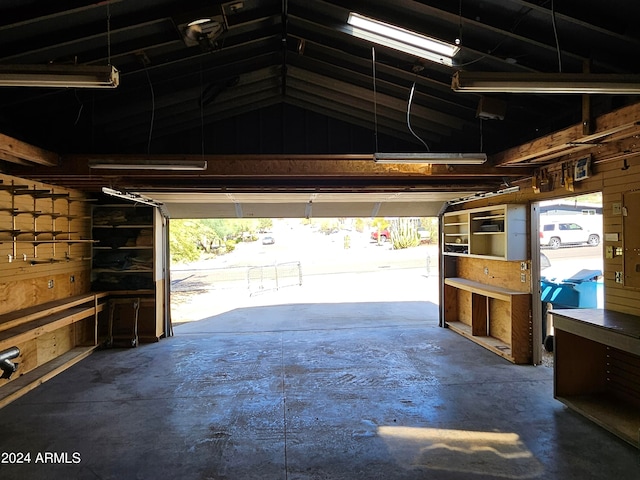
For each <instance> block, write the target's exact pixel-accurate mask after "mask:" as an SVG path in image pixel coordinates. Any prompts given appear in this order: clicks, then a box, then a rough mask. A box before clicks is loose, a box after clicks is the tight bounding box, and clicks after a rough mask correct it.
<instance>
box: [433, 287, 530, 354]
mask: <svg viewBox="0 0 640 480" xmlns="http://www.w3.org/2000/svg"><path fill="white" fill-rule="evenodd" d="M530 304H531V295H530V294H529V293H527V292H520V291H514V290H510V289H508V288H503V287H498V286H494V285H487V284H484V283H480V282H475V281H472V280H468V279H466V278H459V277H450V278H445V280H444V309H443V310H444V321H445V324H446V325H447V326H448V327H449V328H451V329H452V330H453V331H455V332H457V333H459V334H461V335H463V336H465V337H467V338H469V339H470V340H472V341H474V342H475V343H477V344H479V345H482V346H483V347H485V348H487V349H489V350H491V351H493V352H494V353H496V354H498V355H500V356H502V357H504V358H506V359H507V360H509V361H510V362H513V363H531V360H532V350H531V319H530Z"/></svg>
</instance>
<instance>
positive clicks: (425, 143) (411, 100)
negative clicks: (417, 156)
mask: <svg viewBox="0 0 640 480" xmlns="http://www.w3.org/2000/svg"><path fill="white" fill-rule="evenodd" d="M415 90H416V82H413V85H412V86H411V93H410V94H409V103H408V104H407V127H409V131H410V132H411V134H412V135H413V136H414V137H416V138H417V139H418V140H420V141H421V142H422V144H423V145H424V148H426V149H427V152H430V151H431V150H430V149H429V145H427V142H425V141H424V140H422V139H421V138H420V137H419V136H418V135H416V132H414V131H413V128H411V103H412V102H413V93H414V92H415Z"/></svg>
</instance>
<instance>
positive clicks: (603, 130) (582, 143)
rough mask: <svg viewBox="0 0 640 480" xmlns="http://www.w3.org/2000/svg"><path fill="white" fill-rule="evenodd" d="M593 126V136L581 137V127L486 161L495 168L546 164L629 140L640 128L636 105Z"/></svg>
mask: <svg viewBox="0 0 640 480" xmlns="http://www.w3.org/2000/svg"><path fill="white" fill-rule="evenodd" d="M594 124H595V125H594V133H593V134H591V135H584V134H583V126H582V125H574V126H572V127H569V128H566V129H564V130H560V131H558V132H554V133H552V134H550V135H547V136H545V137H541V138H537V139H535V140H533V141H531V142H527V143H524V144H522V145H519V146H517V147H514V148H510V149H508V150H505V151H503V152H500V153H497V154H495V155H492V156H491V157H490V161H492V162H493V164H494V165H496V166H501V165H504V166H509V165H511V166H514V165H517V164H523V163H524V164H531V163H541V162H548V161H552V160H554V159H556V158H559V157H561V156H564V155H567V154H570V153H573V152H577V151H580V150H587V149H590V148H593V147H594V146H597V145H598V144H600V143H604V142H611V141H618V140H621V139H623V138H627V137H630V136H633V135H635V134H636V133H637V131H638V126H640V103H636V104H633V105H630V106H627V107H623V108H621V109H619V110H616V111H613V112H611V113H607V114H605V115H601V116H600V117H597V118H596V119H595V121H594Z"/></svg>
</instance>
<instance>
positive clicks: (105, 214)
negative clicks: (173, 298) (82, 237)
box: [91, 203, 164, 346]
mask: <svg viewBox="0 0 640 480" xmlns="http://www.w3.org/2000/svg"><path fill="white" fill-rule="evenodd" d="M159 228H161V226H160V217H159V213H158V212H157V209H156V208H154V207H150V206H146V205H140V204H129V203H122V204H96V205H93V221H92V232H93V235H92V237H93V239H94V242H95V243H93V245H92V273H91V280H92V289H93V290H94V291H108V292H109V294H110V299H111V300H110V302H111V303H112V307H111V308H112V310H111V320H110V322H109V323H110V326H111V331H110V333H109V342H110V343H111V342H114V343H119V342H118V341H119V340H121V341H122V343H124V344H125V345H129V346H134V345H135V344H136V343H137V342H138V340H139V341H140V342H141V343H144V342H153V341H158V340H159V339H160V337H161V336H163V335H164V321H163V318H164V293H163V292H164V281H163V272H162V271H161V258H160V256H159V255H157V251H156V247H157V242H156V231H157V230H156V229H159ZM129 304H131V305H136V308H135V309H133V308H130V307H131V305H129ZM131 312H135V318H133V317H134V316H133V314H132V313H131ZM132 332H136V333H135V339H134V338H131V337H132V335H133V334H132Z"/></svg>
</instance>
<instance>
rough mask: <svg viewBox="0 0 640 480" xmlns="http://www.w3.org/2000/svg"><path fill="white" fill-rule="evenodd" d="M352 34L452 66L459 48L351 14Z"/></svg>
mask: <svg viewBox="0 0 640 480" xmlns="http://www.w3.org/2000/svg"><path fill="white" fill-rule="evenodd" d="M347 23H348V24H349V25H350V26H351V29H350V33H351V34H352V35H353V36H355V37H358V38H362V39H363V40H368V41H370V42H373V43H377V44H379V45H384V46H386V47H389V48H393V49H395V50H399V51H401V52H404V53H408V54H409V55H415V56H417V57H421V58H424V59H426V60H431V61H432V62H437V63H442V64H444V65H448V66H451V65H452V63H453V60H452V59H453V57H454V56H455V54H456V53H458V50H460V49H459V47H457V46H455V45H452V44H449V43H446V42H442V41H440V40H437V39H435V38H431V37H428V36H426V35H422V34H419V33H416V32H412V31H410V30H406V29H404V28H400V27H396V26H395V25H391V24H388V23H384V22H381V21H379V20H375V19H373V18H368V17H365V16H363V15H360V14H358V13H353V12H352V13H350V14H349V19H348V20H347Z"/></svg>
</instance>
